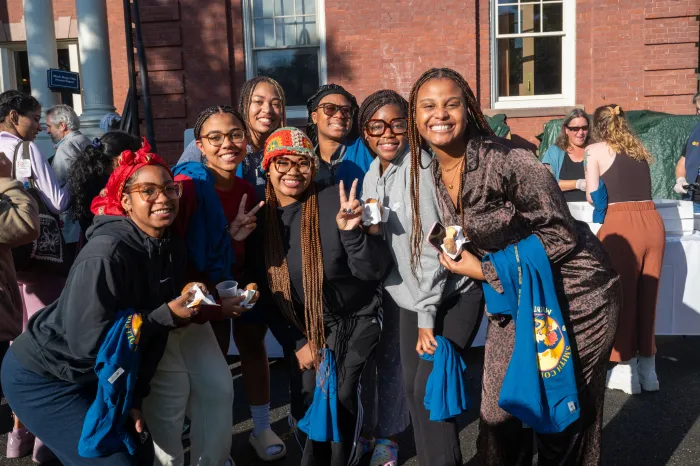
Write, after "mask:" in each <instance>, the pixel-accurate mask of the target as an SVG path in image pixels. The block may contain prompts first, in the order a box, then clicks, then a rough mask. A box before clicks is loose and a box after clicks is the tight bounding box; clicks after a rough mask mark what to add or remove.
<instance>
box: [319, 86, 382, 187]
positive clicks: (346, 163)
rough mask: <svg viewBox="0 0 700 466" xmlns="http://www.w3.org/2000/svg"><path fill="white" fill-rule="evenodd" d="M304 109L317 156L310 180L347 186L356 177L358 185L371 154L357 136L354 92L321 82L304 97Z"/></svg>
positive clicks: (367, 168) (356, 108)
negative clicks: (316, 169)
mask: <svg viewBox="0 0 700 466" xmlns="http://www.w3.org/2000/svg"><path fill="white" fill-rule="evenodd" d="M306 109H307V110H308V113H309V117H308V120H307V124H306V134H308V136H309V138H310V139H311V142H312V143H313V145H314V147H315V150H316V154H317V155H318V156H319V168H318V173H316V178H315V179H314V181H315V182H316V183H318V184H319V185H323V186H327V185H331V184H338V183H339V182H340V180H342V181H343V182H344V183H345V186H350V185H351V184H352V182H353V181H354V180H358V182H359V186H360V188H362V180H363V178H364V176H365V173H367V170H369V165H370V163H372V155H371V154H370V153H369V151H368V150H367V147H366V146H365V145H364V143H363V142H362V138H361V137H360V128H359V124H358V122H357V111H358V109H359V107H358V105H357V99H355V96H354V95H352V94H350V93H349V92H348V91H346V90H345V88H343V87H342V86H339V85H337V84H325V85H323V86H321V87H319V88H318V90H317V91H316V94H314V95H313V96H311V97H310V98H309V99H308V100H307V101H306ZM359 194H361V193H359Z"/></svg>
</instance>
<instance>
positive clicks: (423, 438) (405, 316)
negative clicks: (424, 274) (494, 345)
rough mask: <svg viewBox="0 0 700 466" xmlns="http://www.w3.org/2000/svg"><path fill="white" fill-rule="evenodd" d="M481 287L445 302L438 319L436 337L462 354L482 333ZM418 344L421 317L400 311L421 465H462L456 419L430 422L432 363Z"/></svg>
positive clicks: (404, 364)
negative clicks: (423, 356)
mask: <svg viewBox="0 0 700 466" xmlns="http://www.w3.org/2000/svg"><path fill="white" fill-rule="evenodd" d="M483 309H484V306H483V293H482V291H481V285H478V284H477V285H474V286H472V288H471V289H470V290H468V291H467V292H465V293H461V294H459V295H457V296H453V297H451V298H449V299H447V300H445V301H444V302H443V303H442V305H441V306H440V307H439V308H438V311H437V315H436V318H435V328H434V330H433V331H434V333H435V335H436V336H437V335H442V336H443V337H445V338H447V339H448V340H450V341H451V342H452V344H454V345H455V347H456V348H457V350H458V351H460V352H461V353H462V352H463V351H464V350H465V349H466V348H469V347H470V346H471V344H472V341H473V340H474V337H475V336H476V334H477V332H478V331H479V324H480V323H481V317H482V315H483ZM417 341H418V314H416V313H415V312H413V311H408V310H406V309H402V310H401V364H402V367H403V377H404V388H405V390H406V398H407V399H408V409H409V410H410V411H411V420H412V422H413V435H414V437H415V442H416V450H417V452H418V464H420V466H455V465H461V464H462V453H461V450H460V448H459V432H458V431H457V423H456V422H455V420H454V419H450V420H448V421H444V422H435V421H431V420H430V413H429V412H428V410H427V409H425V406H424V404H423V399H424V398H425V384H426V383H427V382H428V376H430V372H431V371H432V370H433V364H432V362H429V361H424V360H423V359H420V356H419V355H418V353H417V352H416V342H417Z"/></svg>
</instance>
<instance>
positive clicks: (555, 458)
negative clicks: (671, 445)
mask: <svg viewBox="0 0 700 466" xmlns="http://www.w3.org/2000/svg"><path fill="white" fill-rule="evenodd" d="M307 106H308V110H309V121H308V124H307V127H306V134H305V133H303V132H302V131H300V130H298V129H295V128H289V127H286V121H285V96H284V92H283V91H282V89H281V87H280V86H279V84H278V83H276V82H275V81H274V80H272V79H270V78H266V77H258V78H254V79H252V80H250V81H248V82H246V84H245V85H244V86H243V88H242V90H241V98H240V104H239V107H238V109H235V108H233V107H231V106H227V105H221V106H215V107H211V108H208V109H206V110H204V111H203V112H202V113H201V114H200V116H199V118H198V120H197V122H196V124H195V127H194V136H195V141H194V143H193V146H192V147H189V148H188V149H187V150H186V151H185V154H184V155H183V159H181V161H180V162H179V163H178V165H177V166H175V168H174V169H173V170H171V169H170V168H169V167H168V165H167V164H166V163H165V162H164V161H163V160H162V159H160V158H159V157H158V156H157V155H156V154H153V153H151V151H150V148H149V147H148V146H147V144H144V145H143V146H142V147H141V148H140V149H138V150H134V149H133V147H131V146H125V147H123V149H122V150H123V151H124V152H122V150H116V151H115V150H111V152H112V153H113V154H114V159H113V160H114V161H113V163H112V165H111V166H110V167H109V168H108V170H112V169H113V171H112V173H111V175H110V177H109V180H108V181H107V183H106V186H103V187H101V188H100V189H101V191H100V193H99V194H98V195H97V196H95V198H94V200H92V201H89V199H92V196H93V195H95V194H97V193H91V194H90V195H88V194H86V193H85V192H83V193H80V192H78V195H77V197H76V199H80V200H81V201H79V202H77V205H78V210H80V211H81V212H82V215H84V216H85V215H87V216H91V215H90V214H89V213H88V212H87V210H88V207H87V206H88V205H89V206H90V207H89V210H90V211H91V212H92V214H94V220H93V221H92V226H91V227H90V228H89V229H88V231H87V235H86V236H87V238H88V239H87V243H86V244H85V246H84V247H83V249H82V250H81V251H80V254H79V256H78V257H77V259H76V261H75V264H74V265H73V267H72V270H71V272H70V275H69V277H68V280H67V283H66V286H65V288H64V290H63V292H62V294H61V296H60V298H59V299H58V300H57V301H56V302H55V303H53V304H51V305H50V306H48V307H47V308H45V309H44V310H43V311H41V312H39V313H38V314H36V315H35V316H34V317H33V318H32V319H31V321H30V322H29V324H28V328H27V331H26V332H24V333H23V334H22V335H21V336H20V337H19V338H17V340H15V342H14V344H13V345H12V347H11V349H10V351H9V352H8V353H7V356H6V357H5V360H4V363H3V365H2V386H3V389H4V391H5V394H6V397H7V399H8V401H9V404H10V406H11V407H12V409H13V411H14V412H15V413H16V414H17V415H18V417H19V418H20V419H22V421H23V422H24V424H25V425H26V426H27V428H28V429H29V430H30V431H31V432H32V433H34V434H35V435H36V436H37V437H38V438H41V439H42V440H43V442H44V443H45V444H46V445H47V446H48V447H49V448H50V449H51V450H52V451H53V452H54V453H55V454H56V456H57V457H58V458H59V459H60V460H61V461H62V462H63V464H65V465H83V464H96V465H97V464H104V465H110V466H119V465H128V464H133V462H134V459H133V457H132V456H130V455H129V453H127V451H126V450H119V451H115V452H112V453H110V454H107V455H106V456H102V457H99V458H83V457H81V456H80V455H79V453H78V444H79V441H80V436H81V431H82V427H83V422H84V419H85V417H86V413H87V411H88V409H89V408H90V406H91V404H92V403H93V401H94V400H95V393H96V389H97V385H98V381H97V376H96V375H95V364H96V357H97V354H98V351H99V350H100V344H101V342H102V340H103V339H104V337H105V334H106V333H107V331H108V330H109V329H110V327H111V325H112V324H113V323H114V322H115V319H116V316H117V315H118V312H119V311H121V310H125V309H135V310H137V311H139V312H142V314H143V326H142V329H141V336H140V343H139V344H140V346H141V358H142V361H141V369H140V372H139V374H138V381H137V384H136V388H135V393H134V398H133V403H132V406H131V411H130V414H131V419H130V422H131V420H133V424H134V427H135V430H136V432H142V431H143V430H144V422H145V424H146V425H147V426H148V430H149V431H150V434H151V436H152V438H153V442H154V445H155V458H156V459H155V464H157V465H184V461H185V454H184V451H183V447H182V442H181V434H182V429H183V424H184V423H185V418H186V417H187V418H189V419H190V421H191V437H190V438H191V449H190V452H189V455H190V464H192V465H200V466H223V465H233V464H234V461H233V458H231V457H230V456H229V455H230V449H231V426H232V403H233V382H232V379H231V374H230V370H229V367H228V365H227V363H226V359H225V355H226V354H227V351H228V347H229V343H230V342H229V336H230V332H231V322H233V338H234V340H235V343H236V345H237V347H238V349H239V352H240V356H241V364H242V374H243V381H244V387H245V392H246V395H247V399H248V402H249V403H250V405H251V414H252V418H253V422H254V429H253V432H252V433H251V436H250V443H251V444H252V445H253V447H254V448H255V450H256V452H257V454H258V455H259V456H260V457H261V459H263V460H266V461H272V460H276V459H279V458H282V457H284V456H285V454H286V449H285V445H284V442H283V441H282V440H281V439H280V438H279V437H278V436H277V435H276V434H275V433H274V432H273V431H272V430H271V429H270V409H269V402H270V388H269V385H270V377H269V368H268V363H267V354H266V350H265V344H264V338H265V334H266V332H267V329H268V328H269V329H271V330H272V332H273V334H274V336H275V337H276V338H277V340H278V341H279V342H280V344H281V345H282V347H283V349H284V353H285V357H286V359H288V361H289V370H290V377H289V379H290V396H291V413H290V424H291V425H292V427H293V429H294V433H295V435H296V437H297V439H298V440H299V442H300V445H301V446H302V448H303V459H302V461H301V464H302V465H305V466H311V465H317V466H329V465H330V466H341V465H342V466H345V465H353V464H357V463H358V461H359V459H360V457H362V456H363V455H364V454H369V453H370V452H372V453H371V454H372V458H371V462H370V464H371V465H372V466H379V465H382V466H385V465H392V466H393V465H396V464H398V462H397V458H398V448H399V445H398V444H397V443H396V439H395V436H396V435H397V434H399V433H401V432H402V431H404V430H405V429H406V428H407V427H408V424H409V414H408V412H410V421H411V422H412V425H413V433H414V437H415V443H416V449H417V454H418V459H419V464H421V465H422V466H428V465H434V466H450V465H461V464H462V455H461V450H460V443H459V437H458V429H457V424H456V422H455V419H454V418H450V419H446V420H443V421H434V420H431V416H430V411H429V410H428V409H426V406H425V403H424V399H425V398H426V384H427V382H428V378H429V377H430V375H431V371H433V363H432V362H430V361H429V359H430V358H429V357H427V355H432V354H434V353H435V352H436V350H437V348H438V346H439V345H442V344H445V345H451V347H452V348H453V349H455V350H456V351H457V352H458V353H460V354H461V353H463V352H464V351H465V350H466V349H467V348H469V347H470V346H471V343H472V341H473V339H474V337H475V335H476V332H477V330H478V327H479V324H480V322H481V319H482V315H483V313H484V303H483V293H482V283H488V284H489V285H490V286H491V287H492V288H493V289H495V290H497V291H498V290H502V289H503V287H502V285H501V281H500V278H499V275H498V273H497V271H496V269H495V268H494V266H493V264H491V263H490V262H488V261H483V262H482V258H483V257H485V256H486V255H488V254H489V253H496V252H498V251H500V250H503V249H505V248H506V247H508V246H509V245H510V244H513V243H518V242H519V241H522V240H524V239H525V238H527V237H530V236H532V235H534V236H535V237H536V238H537V239H539V241H540V242H541V243H542V245H543V247H544V250H545V251H546V254H547V256H548V258H549V260H550V262H551V268H552V272H553V275H554V277H555V281H556V282H557V283H558V287H557V297H558V300H559V302H560V305H561V307H562V310H563V313H564V320H565V321H566V326H567V328H568V332H569V338H570V340H571V343H572V346H573V347H574V348H575V351H574V359H575V370H576V385H577V391H578V393H579V400H580V404H581V417H580V419H579V420H578V421H576V422H575V423H573V424H571V425H570V426H569V427H568V428H566V429H565V430H564V431H563V432H561V433H557V434H535V433H533V431H532V430H531V429H529V428H527V426H524V425H523V423H522V421H520V420H519V419H517V418H515V417H514V416H512V415H510V414H508V413H507V412H505V411H504V410H502V409H501V408H500V407H499V406H498V401H499V393H500V389H501V385H502V381H503V378H504V374H505V372H506V369H507V367H508V364H509V362H510V356H511V354H512V352H513V345H514V335H515V331H514V322H513V320H512V319H508V318H503V317H500V318H499V317H497V316H491V315H489V314H488V313H487V316H488V319H489V322H488V333H487V340H486V349H485V362H484V374H483V387H482V394H481V410H480V414H481V420H480V426H479V436H478V445H477V450H478V458H479V462H480V464H484V465H515V464H531V462H532V457H533V450H534V446H535V445H537V451H538V454H539V464H541V465H550V464H552V465H554V464H557V465H564V464H566V465H574V464H576V465H595V464H599V463H600V447H601V437H602V410H603V395H604V386H605V368H606V366H605V364H606V362H607V361H608V359H609V356H610V351H611V347H612V344H613V338H614V335H615V329H616V326H617V325H616V324H617V313H618V310H619V306H620V285H619V280H618V276H617V274H616V272H615V271H614V270H613V268H612V266H611V265H610V263H609V261H608V259H607V256H606V254H605V253H604V251H603V249H602V247H601V244H600V242H599V241H598V240H597V239H596V238H595V237H594V236H593V235H592V234H591V232H590V231H589V230H588V227H587V226H586V225H585V224H581V223H578V222H575V221H574V219H573V218H572V217H571V215H570V213H569V211H568V208H567V205H566V201H565V199H564V196H563V195H562V193H561V191H560V190H559V188H558V186H557V183H556V181H555V179H554V178H553V177H552V176H551V174H550V172H549V171H548V170H547V168H545V167H544V166H543V165H542V164H541V163H540V162H539V161H538V159H537V158H536V157H535V156H534V154H532V153H531V152H528V151H526V150H523V149H517V148H514V147H513V146H512V145H511V144H510V142H509V141H506V140H503V139H500V138H497V137H495V136H494V135H493V132H492V130H491V129H490V127H489V126H488V123H487V122H486V120H485V118H484V116H483V114H482V111H481V109H480V108H479V105H478V103H477V101H476V99H475V97H474V94H473V93H472V91H471V89H470V87H469V85H468V84H467V82H466V81H465V80H464V78H462V76H460V75H459V74H458V73H457V72H455V71H453V70H450V69H446V68H441V69H431V70H428V71H427V72H425V73H424V74H423V75H422V76H421V77H420V78H419V80H418V81H417V82H416V83H415V85H414V86H413V89H412V91H411V95H410V99H409V101H406V100H405V99H404V98H403V97H401V96H400V95H399V94H398V93H396V92H394V91H390V90H382V91H378V92H376V93H374V94H372V95H370V96H369V97H367V98H366V99H365V101H364V102H363V104H362V106H361V107H359V106H358V104H357V102H356V99H355V98H354V96H353V95H351V94H350V93H349V92H347V91H346V90H345V89H343V88H342V87H341V86H338V85H333V84H331V85H325V86H321V88H319V90H318V92H317V93H316V94H315V95H314V96H312V97H311V98H310V99H309V100H308V105H307ZM110 137H113V135H112V136H110V134H107V135H105V136H104V137H103V140H105V142H107V141H108V140H109V138H110ZM97 147H98V149H99V145H98V146H97ZM103 147H104V145H103ZM195 147H196V149H195ZM91 150H94V148H93V149H91ZM99 150H103V149H99ZM117 155H118V156H117ZM103 159H104V157H103ZM237 174H238V175H237ZM102 188H104V189H102ZM73 189H74V190H77V191H81V189H83V190H89V189H92V190H94V189H95V188H94V183H89V182H84V183H83V184H82V188H81V187H74V188H73ZM368 198H373V199H377V200H378V201H379V203H381V204H382V206H384V208H386V209H387V210H388V212H389V215H388V220H387V221H386V222H384V223H380V224H379V225H371V226H369V227H367V226H364V225H363V223H362V213H363V203H362V199H365V200H366V199H368ZM437 221H440V222H441V223H442V224H443V225H457V226H461V227H462V228H463V230H464V233H465V236H466V237H467V238H468V239H469V241H470V243H469V247H468V248H467V250H464V251H463V252H462V253H461V256H459V257H457V258H456V259H455V260H453V259H451V258H450V257H449V256H447V255H446V254H444V253H442V254H439V253H438V252H437V251H435V250H434V249H432V248H431V247H430V246H429V245H427V243H426V237H427V235H428V230H429V228H430V227H431V226H432V224H433V223H434V222H437ZM231 279H234V280H237V281H238V282H239V284H241V285H244V284H246V283H250V282H254V283H257V284H258V286H259V291H260V298H259V299H258V301H257V303H256V304H255V307H254V308H253V309H252V310H248V309H246V308H245V307H243V306H242V303H241V299H242V298H240V297H233V298H231V297H224V298H220V299H218V301H219V303H220V304H221V307H220V308H219V310H218V311H216V312H213V311H211V308H207V309H208V310H207V312H204V310H203V308H200V307H198V306H195V307H188V306H187V302H188V300H190V299H191V297H192V295H191V292H186V293H184V294H182V295H181V290H182V288H183V286H184V285H185V284H186V283H187V282H198V283H202V284H204V285H205V287H206V288H207V289H208V290H209V292H211V293H212V294H216V291H215V289H216V284H217V283H219V282H221V281H223V280H231ZM200 311H201V312H200ZM323 349H330V350H332V352H333V353H334V356H335V360H336V367H337V386H336V389H337V391H336V392H335V395H336V396H337V421H338V429H339V436H338V438H334V439H332V440H331V441H322V440H315V439H311V438H309V437H307V436H306V435H305V434H304V433H303V432H302V431H301V430H302V429H300V428H299V426H298V425H297V423H298V421H300V420H301V419H302V418H303V417H304V415H305V413H306V411H307V408H308V407H309V406H310V405H311V404H312V402H313V400H314V393H315V391H316V389H317V378H316V370H317V369H319V367H321V363H322V361H321V350H323ZM368 362H370V363H371V364H372V366H371V368H370V367H368ZM363 372H365V377H367V378H368V379H370V380H373V384H370V388H371V390H369V392H370V396H366V393H367V392H368V387H367V386H366V385H367V384H364V383H363V387H362V389H363V391H364V392H365V396H364V397H362V398H361V397H360V396H359V392H360V390H359V388H360V379H361V378H362V377H363ZM321 378H323V377H321ZM363 382H364V379H363ZM317 393H318V392H317ZM363 406H364V408H365V409H367V408H370V406H371V408H372V409H371V410H372V411H375V413H374V416H365V422H364V423H363ZM406 408H407V409H408V412H407V409H406ZM370 418H371V419H372V422H369V419H370ZM59 420H60V422H59ZM363 424H364V425H363ZM370 439H374V440H370Z"/></svg>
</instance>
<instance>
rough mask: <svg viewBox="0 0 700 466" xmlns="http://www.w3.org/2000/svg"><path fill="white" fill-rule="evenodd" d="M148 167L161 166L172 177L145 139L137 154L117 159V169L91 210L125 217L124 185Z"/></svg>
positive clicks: (127, 153)
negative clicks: (123, 203)
mask: <svg viewBox="0 0 700 466" xmlns="http://www.w3.org/2000/svg"><path fill="white" fill-rule="evenodd" d="M146 165H160V166H161V167H163V168H165V169H166V170H168V173H170V176H172V172H171V171H170V167H168V164H167V163H166V162H165V160H163V159H161V158H160V157H158V156H157V155H156V154H154V153H152V152H151V146H150V145H149V144H148V141H146V138H144V139H143V143H142V145H141V149H139V150H137V151H136V152H131V151H130V150H125V151H124V152H122V153H121V154H120V155H119V157H117V168H115V169H114V171H113V172H112V174H111V175H110V177H109V180H108V181H107V186H105V188H104V189H103V190H102V191H100V194H99V196H97V197H95V199H93V200H92V204H91V205H90V210H91V211H92V213H93V214H95V215H119V216H125V215H126V212H124V208H123V207H122V194H123V193H124V185H125V184H126V182H127V181H129V178H131V177H132V176H133V175H134V173H136V172H137V171H138V170H139V169H141V168H142V167H145V166H146Z"/></svg>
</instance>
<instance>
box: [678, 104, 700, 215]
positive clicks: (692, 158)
mask: <svg viewBox="0 0 700 466" xmlns="http://www.w3.org/2000/svg"><path fill="white" fill-rule="evenodd" d="M693 106H694V107H695V114H696V115H700V92H698V93H697V94H695V95H694V96H693ZM699 174H700V122H698V124H696V125H695V127H694V128H693V130H692V131H691V132H690V136H689V137H688V142H686V144H685V147H684V148H683V152H681V158H680V159H679V160H678V163H677V164H676V184H675V186H674V187H673V191H674V192H675V193H677V194H680V195H682V196H683V199H685V200H689V201H693V212H695V213H696V214H700V193H698V192H696V193H695V196H694V197H693V198H692V199H691V195H690V194H689V193H688V190H686V189H685V186H687V185H688V178H690V182H691V183H695V182H696V181H700V180H696V178H697V176H698V175H699Z"/></svg>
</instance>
